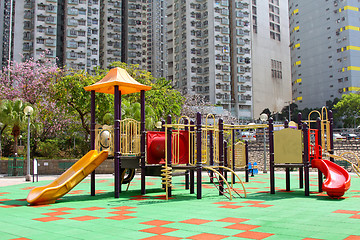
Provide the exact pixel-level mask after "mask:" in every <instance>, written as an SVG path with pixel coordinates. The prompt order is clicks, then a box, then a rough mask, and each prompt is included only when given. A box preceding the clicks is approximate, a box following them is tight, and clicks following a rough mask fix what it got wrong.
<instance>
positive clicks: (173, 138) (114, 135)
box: [27, 68, 350, 204]
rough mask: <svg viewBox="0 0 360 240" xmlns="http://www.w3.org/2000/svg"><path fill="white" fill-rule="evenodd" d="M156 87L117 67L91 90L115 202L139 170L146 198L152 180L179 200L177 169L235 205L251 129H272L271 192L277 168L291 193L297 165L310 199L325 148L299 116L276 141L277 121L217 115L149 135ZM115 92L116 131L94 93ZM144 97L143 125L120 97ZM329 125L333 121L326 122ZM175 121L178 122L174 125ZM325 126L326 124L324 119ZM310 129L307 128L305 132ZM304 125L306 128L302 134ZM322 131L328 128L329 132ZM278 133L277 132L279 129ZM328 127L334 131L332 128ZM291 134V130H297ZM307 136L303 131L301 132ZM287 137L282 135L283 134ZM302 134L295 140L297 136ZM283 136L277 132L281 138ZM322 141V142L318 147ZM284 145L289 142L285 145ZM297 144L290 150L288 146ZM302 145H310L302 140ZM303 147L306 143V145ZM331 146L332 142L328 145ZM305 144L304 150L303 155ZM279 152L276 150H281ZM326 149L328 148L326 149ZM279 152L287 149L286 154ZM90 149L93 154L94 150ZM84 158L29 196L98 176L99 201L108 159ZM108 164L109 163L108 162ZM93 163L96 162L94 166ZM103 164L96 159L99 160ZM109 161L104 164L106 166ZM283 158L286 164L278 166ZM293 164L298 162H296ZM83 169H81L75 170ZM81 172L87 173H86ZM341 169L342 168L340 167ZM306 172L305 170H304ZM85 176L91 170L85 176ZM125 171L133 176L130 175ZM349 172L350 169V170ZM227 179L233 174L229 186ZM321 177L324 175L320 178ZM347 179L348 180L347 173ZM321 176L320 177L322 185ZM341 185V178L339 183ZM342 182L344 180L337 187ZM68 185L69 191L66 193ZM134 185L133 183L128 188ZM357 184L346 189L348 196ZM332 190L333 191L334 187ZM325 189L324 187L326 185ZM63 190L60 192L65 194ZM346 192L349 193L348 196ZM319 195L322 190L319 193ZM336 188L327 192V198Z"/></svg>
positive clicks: (99, 147)
mask: <svg viewBox="0 0 360 240" xmlns="http://www.w3.org/2000/svg"><path fill="white" fill-rule="evenodd" d="M150 89H151V87H149V86H145V85H143V84H140V83H138V82H136V81H135V80H134V79H133V78H132V77H131V76H130V75H129V74H128V73H127V72H126V71H125V70H124V69H121V68H114V69H111V70H110V72H109V73H108V74H107V75H106V76H105V77H104V78H103V79H102V80H100V81H99V82H97V83H95V84H93V85H91V86H88V87H85V90H87V91H90V92H91V135H90V139H91V149H92V151H93V150H94V154H95V153H96V154H97V152H98V151H99V152H100V153H99V155H101V156H105V155H106V158H107V157H111V158H113V159H114V197H115V198H119V194H120V193H121V185H122V184H124V183H130V181H131V180H132V177H133V176H134V173H135V169H139V168H140V172H141V194H142V195H144V194H146V189H145V185H146V184H145V180H146V176H159V177H161V178H162V186H163V187H164V188H165V191H166V199H168V198H169V197H170V196H172V176H173V174H174V171H175V170H182V171H185V187H186V189H190V193H191V194H192V193H194V186H195V172H196V173H197V174H196V176H197V179H196V183H197V184H196V196H197V198H198V199H201V198H202V173H203V170H206V171H207V172H208V173H209V178H210V182H212V183H213V184H214V185H215V186H216V188H217V189H218V190H219V194H220V195H224V196H226V197H227V198H229V199H230V200H231V199H232V198H235V197H237V196H240V197H242V196H244V197H246V190H245V187H244V185H243V183H242V181H241V179H240V177H239V176H238V175H237V174H236V173H235V171H237V170H240V169H242V170H245V178H246V181H248V180H249V172H248V164H249V163H248V157H247V155H248V153H247V142H245V143H244V142H242V141H239V140H238V139H237V138H236V132H237V131H243V130H247V129H263V128H269V143H270V186H271V193H275V178H274V169H275V167H285V168H286V176H287V180H286V181H287V184H286V186H287V187H286V189H287V190H290V181H289V178H288V176H289V174H290V171H289V170H290V168H294V167H298V168H299V170H300V187H301V188H302V183H303V172H304V173H305V195H309V176H308V175H309V167H310V163H311V160H321V155H320V151H321V149H325V148H324V147H322V148H320V147H319V146H320V143H317V144H315V145H314V146H313V145H310V137H309V131H308V130H307V127H306V123H305V125H304V124H303V122H302V121H301V120H300V119H301V117H300V118H299V125H298V126H299V130H294V129H284V130H282V131H284V132H281V131H279V136H278V137H275V141H274V124H273V123H272V120H271V119H270V121H269V125H268V124H254V125H233V124H231V125H227V124H224V123H223V121H222V119H219V120H218V121H217V122H216V119H215V116H213V115H211V114H210V115H208V116H206V117H205V124H202V120H203V118H202V116H201V114H200V113H198V114H197V117H196V122H194V121H192V120H190V119H189V118H188V117H185V116H183V117H180V118H179V119H178V120H177V121H176V123H173V121H172V119H171V117H170V116H168V118H167V122H166V124H163V131H151V132H150V131H149V132H146V131H145V91H147V90H150ZM96 92H101V93H110V94H114V126H108V125H104V126H100V125H96V123H95V106H96V104H95V93H96ZM136 92H140V102H141V119H140V122H139V121H136V120H133V119H123V120H122V119H121V95H122V94H129V93H136ZM326 121H327V120H326ZM174 122H175V121H174ZM324 122H325V121H324ZM303 125H304V126H303ZM301 126H303V128H302V130H300V129H301ZM322 126H323V125H321V127H322ZM277 127H278V126H277ZM321 127H320V128H319V129H320V130H318V131H317V134H318V135H316V136H322V135H321V133H322V134H323V135H324V132H325V131H324V130H322V131H321ZM331 127H332V125H331V124H329V125H324V129H326V131H329V132H327V133H328V134H327V136H329V139H330V148H329V149H330V150H329V152H330V153H331V149H332V147H331V141H332V131H331V129H330V128H331ZM328 129H329V130H328ZM290 131H292V132H290ZM301 131H302V132H301ZM280 132H281V133H280ZM294 134H295V135H294ZM275 135H277V133H276V134H275ZM320 138H321V137H316V139H317V142H318V141H319V139H320ZM279 139H287V140H285V141H283V142H282V143H281V140H279ZM293 139H297V140H295V142H293V144H289V142H286V141H292V140H293ZM302 139H304V141H303V142H302ZM303 143H304V144H303ZM324 143H327V141H324ZM282 145H283V146H286V147H289V146H295V148H296V149H294V150H295V151H292V150H291V151H290V152H291V154H290V155H286V152H287V153H289V151H288V149H287V148H283V149H282V148H281V146H282ZM302 145H304V148H303V149H301V147H302ZM274 146H275V149H276V150H274ZM321 146H322V145H321ZM279 147H280V148H279ZM92 151H91V152H92ZM281 151H283V152H285V157H282V158H281V154H280V155H279V153H280V152H281ZM86 156H87V155H85V156H84V158H85V160H83V158H82V159H81V160H79V161H78V162H77V163H76V164H74V166H73V167H71V168H69V169H68V170H67V171H66V172H65V173H64V174H63V175H62V176H60V177H59V179H57V180H55V181H54V183H52V184H50V185H48V186H45V187H41V188H35V189H33V190H32V191H31V192H30V193H29V196H28V199H27V200H28V202H29V203H30V204H40V203H41V204H44V203H53V202H54V201H55V200H56V199H57V198H58V197H61V196H63V195H64V194H66V192H68V191H70V190H71V189H72V188H73V187H74V186H76V184H78V183H79V182H80V181H81V180H82V179H83V178H84V177H86V176H87V175H88V174H90V172H91V181H90V182H91V195H92V196H94V195H95V168H96V167H97V166H99V165H100V164H101V162H102V161H103V160H102V161H95V160H94V161H92V160H91V159H93V158H90V157H86ZM106 158H105V159H106ZM89 159H90V160H89ZM95 159H96V157H95ZM105 159H104V160H105ZM278 159H285V160H282V161H281V162H278ZM286 159H291V161H290V162H288V160H286ZM88 162H90V163H91V164H90V165H91V166H92V168H91V171H89V170H88V169H90V168H87V167H85V165H86V164H87V163H88ZM76 166H77V167H80V168H79V169H75V167H76ZM81 166H82V167H81ZM329 166H330V164H328V163H327V162H325V161H322V162H320V163H317V164H314V167H318V168H319V169H320V170H321V171H324V172H326V169H329ZM336 166H337V165H336ZM303 169H304V171H303ZM336 169H337V167H335V168H334V167H333V168H330V170H328V171H327V172H326V173H325V174H326V175H327V176H328V177H329V178H332V179H333V180H334V179H335V177H334V174H331V173H334V172H335V170H336ZM85 170H86V171H85ZM126 172H128V175H127V176H125V175H126V174H125V173H126ZM345 172H346V171H345ZM228 173H230V174H231V177H230V180H229V181H228V176H227V175H228ZM319 174H320V173H319ZM340 175H342V176H344V175H345V173H341V174H340ZM320 179H321V180H322V178H321V177H319V182H320ZM336 181H339V179H335V182H336ZM345 181H346V180H345ZM236 182H239V183H240V184H241V186H242V190H240V191H239V190H238V189H235V188H234V184H235V183H236ZM336 183H338V182H336ZM64 186H66V188H64ZM128 186H129V185H128ZM349 186H350V180H349V181H348V185H346V187H343V190H347V188H348V187H349ZM326 187H329V185H327V186H326ZM47 188H54V189H57V190H54V191H53V192H52V193H49V194H48V195H46V192H47V191H48V189H47ZM319 188H320V184H319ZM60 190H61V191H60ZM343 190H342V191H340V192H342V194H343V192H344V191H343ZM319 191H320V190H319ZM329 192H331V190H329V191H328V193H329ZM334 194H335V195H336V196H338V195H340V193H334V191H332V192H331V193H330V194H329V195H330V196H335V195H334Z"/></svg>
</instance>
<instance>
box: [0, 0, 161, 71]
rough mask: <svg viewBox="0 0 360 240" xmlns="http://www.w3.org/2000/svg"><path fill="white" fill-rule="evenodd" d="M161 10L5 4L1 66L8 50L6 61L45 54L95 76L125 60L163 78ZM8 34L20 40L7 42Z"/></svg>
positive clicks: (83, 0) (137, 1)
mask: <svg viewBox="0 0 360 240" xmlns="http://www.w3.org/2000/svg"><path fill="white" fill-rule="evenodd" d="M11 3H13V4H11ZM165 5H166V4H165V2H164V0H149V1H144V0H128V1H127V2H126V10H124V13H123V10H122V9H123V5H122V2H121V1H117V0H106V1H99V0H66V1H60V0H22V1H21V0H20V1H19V0H17V1H11V0H6V1H5V2H4V3H1V7H0V11H1V12H4V17H2V18H1V20H0V25H1V27H0V30H1V36H2V38H1V42H0V43H1V48H0V50H1V53H2V56H3V59H2V63H4V62H5V63H6V62H7V59H8V58H9V57H8V56H9V54H8V50H9V49H12V51H11V57H10V58H11V60H15V61H18V62H20V61H24V60H26V59H29V58H34V59H39V58H40V57H42V55H45V57H46V58H49V59H53V60H54V61H57V62H58V64H59V65H60V66H64V67H66V68H70V69H81V70H86V71H87V72H90V73H94V68H95V67H98V66H100V67H102V68H108V67H110V64H111V63H112V62H115V61H124V62H126V63H128V64H137V65H139V68H141V69H145V70H148V71H151V72H152V73H153V74H154V76H155V77H166V66H167V64H166V51H164V49H165V46H166V45H165V43H164V41H165V39H166V36H165V34H164V31H165V30H164V29H165V26H164V22H165V21H164V18H165V9H164V6H165ZM10 6H13V9H14V11H13V13H14V14H13V16H12V19H13V21H12V22H13V25H9V23H10V22H11V21H10V20H9V19H10V14H9V13H10ZM10 26H12V29H10ZM10 32H12V33H13V35H14V36H21V37H18V38H10V39H11V40H13V42H11V41H9V40H7V39H9V34H10ZM124 32H126V34H125V36H122V33H124ZM122 37H125V38H126V39H125V41H122ZM9 44H12V48H9ZM124 54H125V55H124ZM122 57H124V58H122Z"/></svg>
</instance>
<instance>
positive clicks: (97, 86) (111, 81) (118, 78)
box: [84, 67, 151, 95]
mask: <svg viewBox="0 0 360 240" xmlns="http://www.w3.org/2000/svg"><path fill="white" fill-rule="evenodd" d="M114 86H119V90H120V91H121V95H123V94H129V93H135V92H140V91H141V90H145V91H147V90H150V89H151V87H150V86H146V85H144V84H141V83H139V82H137V81H136V80H135V79H134V78H132V77H131V76H130V74H129V73H128V72H127V71H126V70H125V69H123V68H119V67H117V68H113V69H111V70H110V72H109V73H108V74H106V76H105V77H104V78H103V79H101V80H100V81H98V82H96V83H94V84H93V85H90V86H87V87H84V89H85V90H86V91H92V90H94V91H95V92H100V93H110V94H114Z"/></svg>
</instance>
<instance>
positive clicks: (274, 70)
mask: <svg viewBox="0 0 360 240" xmlns="http://www.w3.org/2000/svg"><path fill="white" fill-rule="evenodd" d="M271 77H272V78H277V79H282V63H281V61H277V60H275V59H271Z"/></svg>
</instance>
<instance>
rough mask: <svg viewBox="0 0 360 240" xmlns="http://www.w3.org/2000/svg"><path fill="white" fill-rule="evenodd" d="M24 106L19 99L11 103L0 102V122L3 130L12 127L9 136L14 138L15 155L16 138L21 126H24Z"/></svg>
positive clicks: (15, 148) (6, 101) (7, 101)
mask: <svg viewBox="0 0 360 240" xmlns="http://www.w3.org/2000/svg"><path fill="white" fill-rule="evenodd" d="M25 107H26V104H24V103H23V101H21V100H20V99H16V100H13V101H10V100H2V101H1V110H0V112H1V113H0V115H1V121H2V123H3V124H4V125H3V127H2V128H3V129H2V131H1V133H2V132H3V130H4V129H5V128H6V127H7V126H10V127H12V130H11V135H13V136H14V154H15V153H17V146H18V144H17V143H18V137H19V135H20V129H21V126H22V124H24V122H25V121H24V120H25V116H24V115H25V114H24V108H25Z"/></svg>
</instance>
